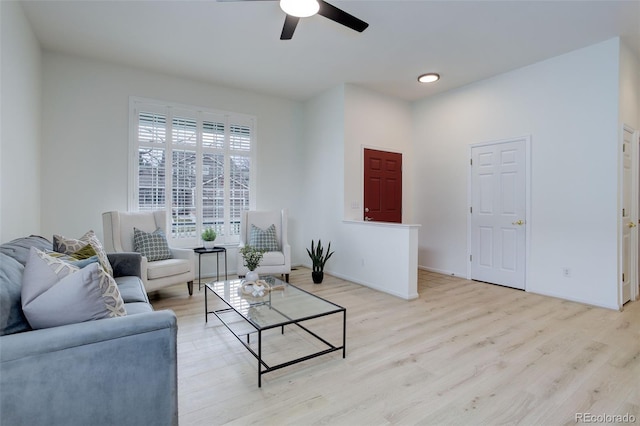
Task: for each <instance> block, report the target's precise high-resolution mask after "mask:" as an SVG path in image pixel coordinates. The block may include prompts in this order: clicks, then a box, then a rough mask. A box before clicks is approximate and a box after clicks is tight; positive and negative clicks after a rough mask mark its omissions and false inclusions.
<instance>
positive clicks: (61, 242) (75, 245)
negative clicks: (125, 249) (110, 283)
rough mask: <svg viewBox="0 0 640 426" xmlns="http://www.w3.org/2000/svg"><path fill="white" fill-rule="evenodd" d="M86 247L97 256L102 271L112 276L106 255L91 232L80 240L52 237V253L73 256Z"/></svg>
mask: <svg viewBox="0 0 640 426" xmlns="http://www.w3.org/2000/svg"><path fill="white" fill-rule="evenodd" d="M88 245H90V246H91V247H92V248H93V250H94V251H95V254H96V255H97V256H98V261H99V262H100V265H102V267H103V268H104V270H105V271H107V273H108V274H109V275H112V276H113V269H112V268H111V263H109V259H108V258H107V253H106V252H105V250H104V248H103V247H102V243H101V242H100V240H99V239H98V237H97V236H96V234H95V232H93V230H89V231H87V233H86V234H84V235H83V236H82V237H80V239H75V238H66V237H63V236H60V235H54V236H53V251H57V252H58V253H64V254H73V253H77V252H81V251H82V249H84V248H85V247H86V246H88Z"/></svg>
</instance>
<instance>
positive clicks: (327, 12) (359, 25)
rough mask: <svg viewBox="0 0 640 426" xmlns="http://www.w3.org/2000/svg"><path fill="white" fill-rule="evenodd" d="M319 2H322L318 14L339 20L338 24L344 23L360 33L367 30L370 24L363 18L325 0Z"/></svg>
mask: <svg viewBox="0 0 640 426" xmlns="http://www.w3.org/2000/svg"><path fill="white" fill-rule="evenodd" d="M318 3H320V10H319V11H318V15H322V16H324V17H325V18H329V19H331V20H332V21H335V22H337V23H338V24H342V25H344V26H345V27H349V28H351V29H352V30H355V31H358V32H359V33H361V32H363V31H364V30H366V29H367V27H368V26H369V24H367V23H366V22H364V21H363V20H361V19H358V18H356V17H355V16H353V15H351V14H349V13H347V12H345V11H344V10H342V9H338V8H337V7H335V6H333V5H331V4H329V3H327V2H326V1H324V0H318Z"/></svg>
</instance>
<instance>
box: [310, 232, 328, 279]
mask: <svg viewBox="0 0 640 426" xmlns="http://www.w3.org/2000/svg"><path fill="white" fill-rule="evenodd" d="M307 253H309V257H310V258H311V262H312V263H313V272H311V278H312V279H313V282H314V283H316V284H320V283H321V282H322V280H323V279H324V264H325V263H327V260H329V258H330V257H331V255H333V253H334V252H332V251H331V242H329V245H328V246H327V253H326V254H325V253H324V248H323V247H322V242H321V241H320V240H318V245H317V246H316V245H315V244H314V242H313V240H311V250H309V249H307Z"/></svg>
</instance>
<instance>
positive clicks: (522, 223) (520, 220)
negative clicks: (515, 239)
mask: <svg viewBox="0 0 640 426" xmlns="http://www.w3.org/2000/svg"><path fill="white" fill-rule="evenodd" d="M511 224H512V225H524V220H522V219H519V220H518V221H517V222H511Z"/></svg>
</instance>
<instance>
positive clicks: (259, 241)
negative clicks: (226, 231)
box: [249, 224, 280, 251]
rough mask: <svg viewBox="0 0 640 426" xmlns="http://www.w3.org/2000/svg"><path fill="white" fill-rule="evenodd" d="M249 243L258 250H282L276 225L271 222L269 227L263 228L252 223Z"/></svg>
mask: <svg viewBox="0 0 640 426" xmlns="http://www.w3.org/2000/svg"><path fill="white" fill-rule="evenodd" d="M249 245H250V246H253V247H255V248H257V249H258V250H265V251H280V245H279V244H278V235H277V234H276V225H275V224H271V225H270V226H269V227H268V228H267V229H262V228H258V227H257V226H255V225H254V224H251V231H250V234H249Z"/></svg>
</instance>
